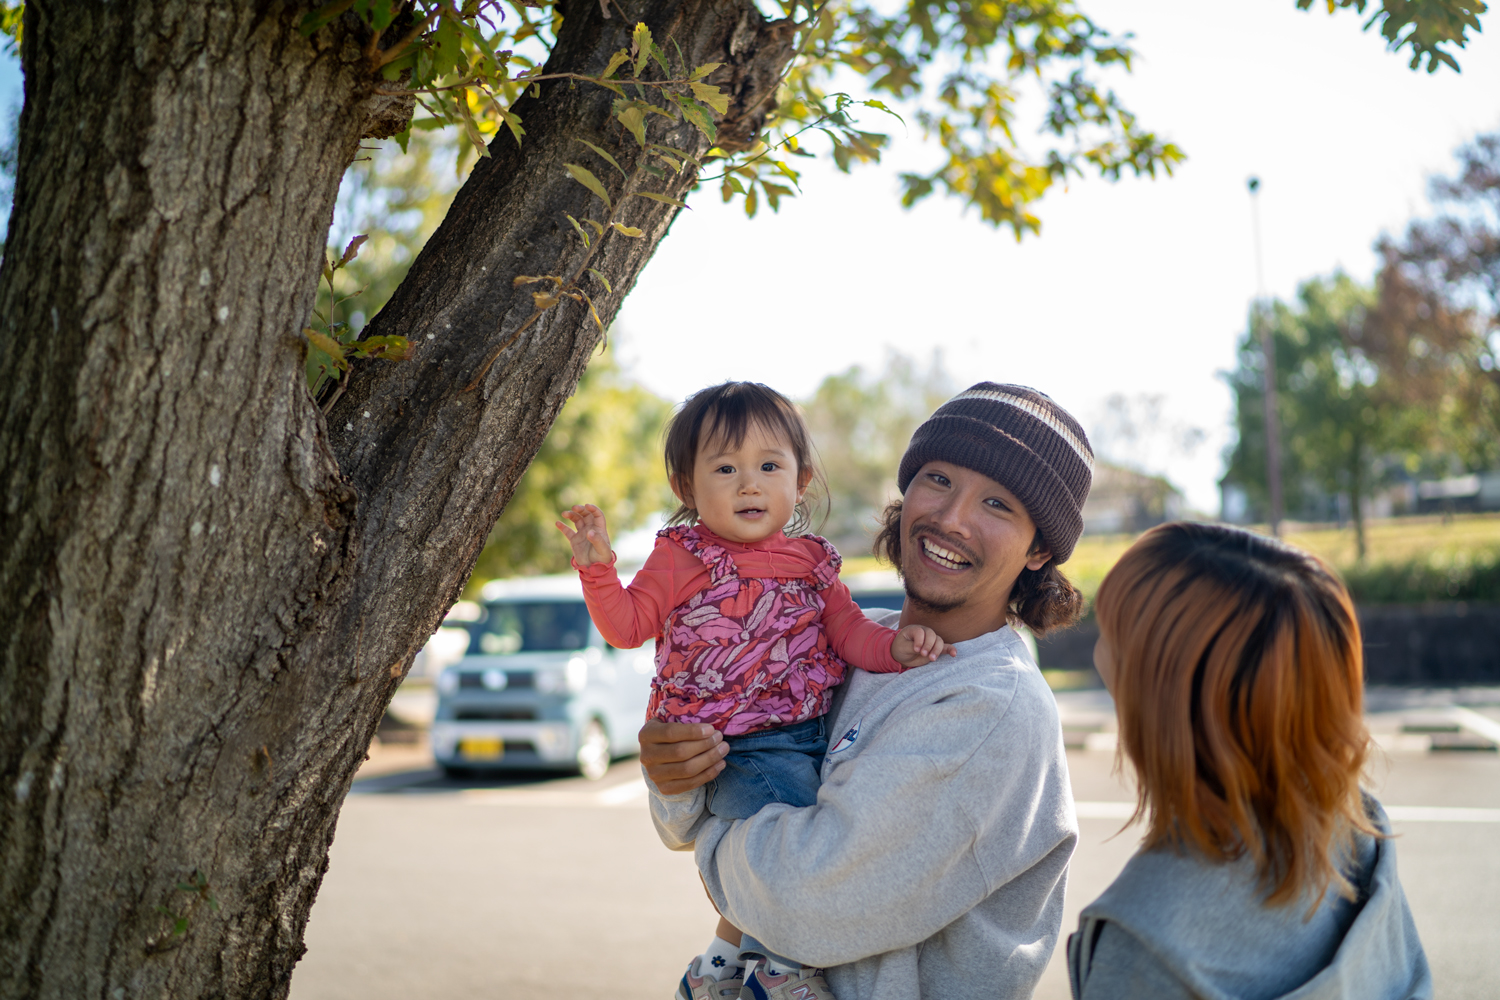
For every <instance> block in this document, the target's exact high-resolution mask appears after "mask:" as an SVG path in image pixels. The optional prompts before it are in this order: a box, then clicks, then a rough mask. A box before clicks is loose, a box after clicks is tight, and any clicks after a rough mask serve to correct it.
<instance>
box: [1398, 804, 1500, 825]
mask: <svg viewBox="0 0 1500 1000" xmlns="http://www.w3.org/2000/svg"><path fill="white" fill-rule="evenodd" d="M1385 814H1386V815H1387V816H1389V817H1390V818H1391V821H1392V822H1393V823H1500V809H1464V808H1462V807H1459V806H1386V807H1385Z"/></svg>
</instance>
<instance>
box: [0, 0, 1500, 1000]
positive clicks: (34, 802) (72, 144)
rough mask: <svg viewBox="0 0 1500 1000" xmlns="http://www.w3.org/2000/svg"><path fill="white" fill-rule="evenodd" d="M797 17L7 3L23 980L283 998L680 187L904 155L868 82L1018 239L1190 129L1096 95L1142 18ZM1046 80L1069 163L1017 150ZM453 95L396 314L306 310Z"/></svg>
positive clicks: (5, 637) (375, 4) (62, 994)
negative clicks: (375, 151)
mask: <svg viewBox="0 0 1500 1000" xmlns="http://www.w3.org/2000/svg"><path fill="white" fill-rule="evenodd" d="M1387 4H1389V5H1390V6H1389V9H1387V8H1385V7H1383V8H1382V10H1381V12H1378V13H1377V15H1376V20H1377V21H1380V20H1381V19H1382V18H1384V21H1385V25H1386V27H1389V26H1390V25H1391V24H1393V23H1397V20H1398V17H1405V15H1404V14H1402V13H1401V12H1402V11H1403V10H1405V9H1406V6H1405V5H1402V4H1399V3H1397V2H1396V0H1387ZM1355 5H1356V6H1361V7H1362V6H1363V0H1359V2H1357V3H1356V4H1355ZM768 9H770V10H772V12H773V14H775V15H776V16H775V18H774V19H768V18H767V17H765V16H764V15H763V14H762V13H760V12H759V11H758V10H757V9H755V7H753V6H752V5H751V3H750V2H749V0H655V2H651V3H646V2H644V0H608V2H607V3H598V2H594V0H578V2H569V3H568V4H567V6H566V8H565V13H566V17H563V16H561V14H562V13H563V11H562V10H560V9H559V8H558V7H557V6H556V5H550V6H546V7H533V6H532V5H531V4H530V3H522V2H518V3H516V4H514V5H506V6H504V7H502V5H500V4H498V3H495V2H491V0H461V2H455V0H412V2H400V3H397V2H395V0H330V2H326V3H322V4H316V5H315V4H305V3H295V2H293V3H285V4H283V3H260V4H236V3H230V2H228V0H209V2H201V0H116V2H110V3H104V2H101V0H84V2H80V3H74V4H68V5H66V6H63V5H59V4H40V3H32V4H27V5H26V6H25V8H24V12H21V13H20V14H19V17H18V16H17V15H18V12H20V11H21V7H20V5H19V4H17V3H13V2H6V3H4V4H3V5H0V29H3V30H5V31H6V32H7V33H9V34H11V35H12V37H18V38H19V41H20V53H21V61H22V66H23V70H24V77H25V104H24V107H23V110H22V113H21V119H20V127H19V142H18V147H17V156H16V162H17V173H16V184H15V197H14V205H13V208H12V212H11V217H10V222H9V229H8V235H7V243H6V252H5V258H4V261H3V264H0V370H4V371H5V372H6V374H7V380H6V384H5V385H4V387H3V390H0V391H3V394H4V395H3V399H4V406H3V407H0V455H3V456H4V461H3V466H0V469H3V474H4V484H3V489H4V500H5V510H6V517H5V518H4V520H3V522H0V778H3V782H0V784H3V787H4V788H5V789H6V795H7V800H6V801H7V807H6V808H5V809H4V810H0V859H3V861H0V997H7V998H8V997H18V998H19V997H26V998H48V1000H50V998H69V1000H71V998H74V997H79V996H103V997H121V998H123V997H140V996H216V997H217V996H222V997H281V996H284V995H285V994H286V991H287V988H288V984H289V981H290V976H291V971H292V968H293V965H294V963H295V962H296V960H297V957H298V956H299V955H300V954H301V951H302V936H303V930H304V928H305V925H306V920H307V914H308V911H309V908H310V907H311V905H312V901H313V898H314V896H315V894H316V891H317V887H318V884H319V882H320V880H321V877H322V874H323V871H324V870H325V867H326V864H327V850H328V845H329V843H330V841H331V839H332V837H333V832H334V826H335V821H336V818H337V813H338V806H339V803H340V802H341V801H342V798H343V796H344V794H345V793H346V792H347V790H348V787H349V783H350V781H351V779H352V776H353V774H354V771H355V769H356V767H357V766H358V764H359V762H360V761H361V759H362V758H363V755H364V751H365V748H366V747H367V745H368V743H369V740H370V738H371V735H372V733H373V732H374V729H375V726H376V723H377V721H378V720H379V718H380V716H381V713H382V710H383V709H384V707H385V705H386V703H387V702H388V701H389V699H390V696H391V694H392V692H393V691H394V689H395V687H396V685H397V684H399V683H400V680H401V678H402V676H403V674H404V673H405V671H406V669H407V668H408V665H409V664H410V662H411V658H412V656H413V655H414V653H415V652H416V650H417V648H418V647H419V646H420V645H421V644H422V643H423V642H424V641H425V639H426V637H427V636H428V635H430V634H431V633H432V631H433V630H434V629H435V628H436V627H437V625H438V624H439V622H440V621H441V619H442V616H443V613H444V612H445V611H446V609H447V608H448V607H449V606H450V605H451V604H452V602H453V601H454V599H456V597H457V596H458V594H459V593H460V592H461V589H462V587H463V586H464V582H465V580H466V579H467V577H468V575H469V571H470V570H471V568H472V567H473V565H474V562H475V560H476V559H477V557H478V553H479V551H480V549H481V547H482V545H483V543H484V541H485V539H486V538H487V537H488V535H489V532H490V529H491V528H492V527H493V525H494V523H495V521H496V519H497V518H498V517H499V515H500V513H501V512H502V510H503V509H504V507H505V505H506V503H507V501H508V500H509V498H510V495H511V493H512V491H513V490H514V489H515V485H516V483H517V481H518V480H519V478H520V476H521V474H522V473H523V472H524V471H525V469H526V467H527V465H528V464H529V463H530V461H531V460H532V458H533V456H534V455H535V453H536V451H537V449H538V448H539V447H540V446H541V444H542V441H543V439H544V438H545V436H546V431H547V429H548V427H549V426H550V424H551V423H552V421H553V419H554V418H555V417H556V415H557V413H558V411H559V409H560V408H561V407H562V404H563V401H564V400H565V399H566V398H567V397H568V396H569V395H570V394H571V393H572V392H573V390H574V387H575V386H576V384H577V381H578V379H579V377H580V376H581V375H582V373H583V370H584V368H585V366H586V364H587V361H588V359H589V358H590V357H591V356H592V354H593V352H594V350H595V348H596V347H597V345H598V343H599V340H600V337H601V335H602V333H603V330H604V329H605V328H606V327H607V326H608V324H609V322H610V321H611V320H612V318H613V316H614V313H615V311H616V310H617V309H618V307H619V304H620V302H621V300H622V299H623V298H624V296H625V295H626V294H627V293H628V292H629V290H630V288H631V286H632V284H633V282H634V280H635V278H636V276H637V275H638V274H639V273H640V270H641V268H643V267H644V266H645V263H646V261H647V260H649V259H650V256H651V253H652V250H653V249H654V247H655V246H656V244H657V242H659V241H660V240H661V239H662V238H663V237H664V236H665V235H666V232H667V230H668V227H669V225H670V222H671V219H672V217H673V216H674V214H675V213H676V211H677V210H678V208H680V207H681V204H682V199H683V198H684V197H685V196H687V195H688V193H689V192H690V191H691V190H692V189H693V188H694V187H695V186H696V185H697V184H699V183H700V182H709V181H717V182H718V183H719V186H720V191H721V194H722V195H723V196H725V197H731V198H732V197H743V198H744V203H745V207H746V210H747V211H751V212H753V211H754V210H755V209H756V208H757V207H758V205H759V204H760V203H762V202H764V203H765V204H769V205H770V206H771V207H772V208H773V209H774V208H775V206H776V202H777V200H778V199H779V198H780V197H784V196H786V194H787V193H789V192H790V191H791V190H792V188H794V187H795V181H796V171H795V169H794V168H793V166H792V165H791V164H792V162H793V161H794V158H795V156H797V155H800V154H801V153H802V152H805V151H806V150H807V147H806V145H805V144H804V143H803V141H802V139H801V138H798V134H799V133H801V134H802V136H803V137H804V138H806V137H810V136H822V137H823V138H825V139H828V140H831V142H832V143H833V145H832V155H834V156H835V158H836V159H838V161H839V162H840V163H841V164H848V163H852V162H854V161H857V160H860V159H873V158H874V157H875V156H876V155H877V154H878V150H879V148H880V142H879V141H878V136H877V135H876V133H872V132H867V131H864V130H862V129H861V128H860V127H859V123H858V122H856V120H855V119H854V118H853V113H854V112H855V111H856V110H857V109H858V106H859V102H857V101H855V100H854V99H853V98H849V97H847V96H842V95H839V94H837V93H832V92H827V93H825V92H824V90H823V88H827V87H829V86H831V84H830V80H832V79H836V78H838V76H837V75H838V74H841V73H845V72H848V73H851V74H853V76H854V78H856V79H859V78H863V79H866V80H868V82H869V86H870V87H871V88H873V89H874V92H875V93H887V94H889V95H891V97H892V99H893V100H895V99H897V98H899V100H900V101H901V102H904V103H905V104H907V105H908V106H909V107H908V110H909V111H910V113H911V114H913V115H915V116H916V117H917V118H918V120H920V121H921V122H922V123H923V124H924V125H925V126H926V127H927V128H928V129H930V130H931V132H932V135H933V137H934V138H935V140H936V141H937V142H938V143H939V144H940V145H941V148H942V154H941V158H940V159H941V162H940V163H939V165H938V167H937V168H936V169H935V170H934V171H933V172H931V173H929V174H925V175H918V177H917V178H916V181H915V182H913V184H912V185H911V186H909V188H908V192H907V195H908V198H909V199H914V198H918V197H921V196H923V195H924V194H925V193H926V192H927V191H928V190H938V189H945V190H951V191H953V192H954V193H956V194H958V195H959V196H960V197H966V198H969V199H971V200H973V201H974V202H975V203H976V204H977V205H978V206H979V207H980V209H981V212H982V214H984V216H985V217H986V218H987V219H989V220H990V221H992V222H994V223H996V224H1006V225H1010V226H1011V227H1012V228H1014V229H1015V230H1016V231H1017V232H1018V233H1020V232H1025V231H1029V230H1032V229H1035V228H1036V223H1035V220H1034V216H1033V213H1031V212H1030V210H1029V208H1028V206H1030V205H1032V204H1033V203H1034V202H1035V200H1036V198H1037V197H1039V196H1040V195H1041V194H1042V193H1043V192H1044V191H1045V190H1046V188H1047V184H1048V182H1049V180H1050V179H1053V178H1057V177H1061V176H1064V175H1066V174H1067V173H1068V172H1070V171H1075V170H1093V171H1097V172H1101V173H1103V174H1105V175H1106V176H1115V175H1117V174H1118V173H1119V172H1121V171H1124V170H1130V171H1136V172H1145V173H1151V172H1153V171H1155V170H1165V169H1168V168H1169V167H1171V165H1172V164H1173V162H1174V161H1175V160H1176V159H1177V157H1178V156H1179V155H1180V154H1179V153H1178V152H1177V151H1176V150H1175V149H1173V148H1171V146H1170V144H1168V143H1166V142H1164V141H1162V140H1160V139H1159V138H1157V137H1156V136H1155V135H1154V134H1153V133H1150V132H1148V131H1146V130H1144V129H1143V128H1141V127H1140V126H1139V125H1138V124H1137V123H1136V121H1135V119H1134V118H1133V117H1132V116H1130V114H1129V113H1128V111H1127V110H1126V109H1124V108H1123V107H1121V106H1120V104H1119V102H1118V101H1116V100H1115V99H1114V98H1113V97H1112V96H1111V95H1109V93H1108V92H1107V91H1105V90H1102V89H1101V88H1100V87H1099V86H1098V84H1097V83H1095V82H1094V81H1095V80H1096V79H1097V76H1096V74H1097V70H1098V67H1100V66H1109V65H1126V66H1128V64H1129V56H1130V52H1129V48H1128V46H1127V45H1126V44H1125V43H1124V42H1123V40H1122V39H1120V38H1119V37H1117V36H1114V35H1111V34H1109V33H1108V32H1106V31H1104V30H1103V29H1102V28H1100V27H1098V26H1097V25H1095V24H1094V23H1093V22H1092V21H1091V20H1090V19H1088V18H1087V17H1086V16H1085V15H1084V14H1083V13H1082V12H1081V11H1080V10H1079V9H1078V8H1077V7H1076V6H1075V5H1074V4H1073V3H1072V2H1071V0H1043V2H1038V3H1029V4H1019V3H1008V2H1000V3H993V4H981V5H970V4H960V3H952V2H912V3H909V4H907V5H906V6H905V8H904V9H903V10H902V11H901V12H900V14H899V15H896V16H888V15H885V14H881V13H879V12H878V11H876V10H875V9H874V7H873V6H872V5H864V4H852V3H851V4H828V5H816V4H808V3H802V2H787V3H785V4H769V5H768ZM1475 9H1476V10H1477V8H1475ZM1413 10H1414V11H1415V13H1416V14H1418V15H1420V16H1421V18H1422V19H1423V20H1421V21H1419V22H1416V23H1411V22H1409V21H1408V22H1401V23H1407V24H1408V25H1409V26H1410V27H1411V28H1412V29H1414V30H1412V31H1411V32H1410V33H1409V34H1407V35H1404V36H1403V35H1399V34H1398V35H1397V36H1395V38H1394V41H1395V42H1396V43H1397V44H1399V45H1402V46H1405V47H1409V48H1410V49H1411V50H1412V51H1413V53H1414V54H1416V55H1418V56H1420V55H1422V54H1424V53H1425V54H1426V56H1427V58H1428V60H1429V62H1431V60H1432V59H1433V58H1434V57H1435V55H1437V54H1441V53H1443V52H1444V45H1445V39H1452V40H1454V41H1455V43H1456V44H1462V41H1463V38H1464V32H1465V31H1466V30H1468V28H1467V27H1466V24H1467V22H1465V21H1463V20H1462V19H1461V18H1460V19H1458V20H1454V16H1455V12H1457V13H1458V14H1464V13H1465V12H1466V11H1468V10H1469V8H1468V7H1465V6H1464V5H1463V4H1462V3H1460V2H1458V0H1433V2H1431V3H1424V4H1422V5H1417V7H1416V8H1413ZM1455 27H1456V33H1455ZM1027 93H1031V94H1040V95H1041V97H1042V99H1043V106H1044V107H1045V109H1046V110H1045V111H1044V116H1045V128H1046V130H1047V131H1046V132H1045V133H1044V134H1046V135H1049V136H1050V137H1051V139H1049V140H1047V142H1046V147H1047V148H1046V149H1045V150H1044V151H1043V153H1042V154H1041V156H1040V158H1039V159H1031V158H1028V157H1026V156H1024V155H1022V154H1021V152H1020V151H1019V149H1018V148H1017V144H1016V143H1014V142H1013V141H1012V136H1011V132H1012V131H1013V126H1012V123H1013V122H1014V121H1015V119H1016V115H1015V109H1016V108H1017V107H1020V106H1021V101H1022V100H1023V98H1024V95H1025V94H1027ZM879 100H880V99H879V98H878V97H871V98H867V99H866V101H865V102H864V104H863V110H862V111H861V112H860V113H863V114H871V115H875V114H878V113H879V112H880V110H881V108H880V105H879V104H878V103H870V102H872V101H875V102H878V101H879ZM418 106H420V107H421V109H422V112H421V116H420V117H419V120H418V122H417V123H416V124H413V122H412V119H411V116H412V114H413V111H414V109H415V108H416V107H418ZM427 119H431V121H432V122H433V123H435V124H436V125H438V126H444V125H446V126H453V127H456V128H459V129H462V131H463V134H464V135H465V136H466V137H467V138H468V139H469V141H470V142H471V143H472V144H473V145H474V147H475V149H476V152H477V151H479V149H480V147H483V154H482V155H480V156H479V158H478V160H477V161H476V164H475V166H474V168H473V170H472V171H471V172H470V173H469V175H468V177H467V180H466V181H465V182H464V184H463V185H462V187H461V188H460V189H459V191H458V192H457V193H456V194H455V195H454V198H453V202H452V205H451V207H450V209H449V210H448V212H447V214H446V215H445V216H444V218H443V221H442V223H441V224H440V225H439V226H438V227H437V229H436V230H435V231H434V232H433V234H432V236H431V237H430V239H429V240H428V241H427V243H426V245H425V247H424V248H423V250H422V252H421V253H420V254H419V255H418V256H417V257H416V258H415V260H414V261H413V262H412V263H411V266H410V269H409V270H408V273H407V276H406V278H405V279H404V280H403V281H402V282H401V283H400V285H399V286H398V287H397V288H396V290H395V291H394V292H393V293H392V295H391V298H390V299H389V301H388V302H386V303H385V304H384V306H383V307H381V309H380V311H379V313H378V314H377V315H375V316H374V318H373V319H371V320H370V322H369V324H368V326H367V327H365V328H364V329H363V330H359V331H356V330H354V329H353V325H352V324H349V323H348V322H347V318H346V317H347V314H338V313H335V311H334V309H333V302H332V300H330V302H329V308H328V310H327V311H326V312H324V313H322V319H320V320H317V321H314V320H313V317H314V316H315V315H316V314H315V313H314V306H315V304H316V298H317V288H318V285H319V282H320V279H322V278H324V277H325V276H326V279H327V280H326V282H325V283H327V284H330V285H334V286H335V287H336V285H337V283H338V282H340V281H342V280H343V278H342V275H343V270H344V269H345V267H344V266H345V265H348V264H349V263H350V262H351V260H354V261H357V260H358V258H357V257H356V256H354V254H355V251H357V249H358V247H357V245H351V246H350V247H349V248H348V249H346V250H344V251H342V252H341V253H336V255H335V259H334V260H332V261H330V259H329V258H328V256H327V251H326V249H325V248H326V244H327V236H328V220H329V218H330V217H331V215H332V211H333V207H334V203H335V199H336V197H337V192H338V189H339V182H340V178H341V176H342V174H343V173H344V171H345V169H346V168H347V166H348V165H349V164H350V163H351V162H353V161H354V160H355V159H356V158H357V157H358V156H359V154H360V148H361V142H362V141H364V140H371V139H383V138H395V139H396V141H398V142H406V143H409V142H410V140H411V134H412V131H413V129H417V130H420V128H421V127H425V126H423V125H422V122H423V121H425V120H427ZM488 136H494V138H493V139H487V137H488ZM776 177H782V178H785V179H786V182H788V183H789V184H790V185H791V187H788V186H787V183H783V182H782V181H778V180H776V179H775V178H776ZM924 185H930V187H927V186H924ZM343 306H344V307H348V306H349V303H347V302H345V303H343ZM354 338H357V339H354ZM398 345H399V348H398ZM318 352H322V355H321V357H320V356H319V354H318ZM398 355H400V356H404V357H405V360H402V361H394V360H391V359H392V358H394V357H396V356H398ZM309 359H311V360H312V361H313V364H312V365H309V364H308V361H309ZM330 366H332V368H333V370H334V371H336V372H337V378H336V379H329V380H328V382H327V383H325V384H323V385H321V386H314V387H315V388H318V394H317V396H316V397H314V395H313V394H312V393H311V392H310V391H309V378H308V375H309V370H311V372H312V373H313V374H314V381H315V382H319V381H322V380H323V375H324V373H326V372H327V371H328V369H329V367H330Z"/></svg>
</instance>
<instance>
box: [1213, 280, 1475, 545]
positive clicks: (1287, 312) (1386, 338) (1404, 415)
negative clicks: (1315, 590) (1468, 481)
mask: <svg viewBox="0 0 1500 1000" xmlns="http://www.w3.org/2000/svg"><path fill="white" fill-rule="evenodd" d="M1398 294H1399V293H1397V292H1392V291H1390V290H1389V289H1387V288H1383V289H1382V290H1380V291H1377V290H1376V289H1374V288H1370V287H1368V286H1363V285H1360V284H1359V283H1358V282H1356V281H1354V280H1353V279H1352V278H1350V277H1348V276H1347V275H1345V274H1342V273H1340V274H1335V275H1334V276H1333V277H1331V278H1317V279H1313V280H1312V281H1308V282H1306V283H1304V284H1303V285H1302V287H1301V288H1300V289H1298V292H1297V299H1298V301H1297V303H1296V305H1288V304H1286V303H1282V302H1275V303H1272V304H1271V306H1270V308H1269V310H1268V315H1265V316H1263V317H1262V318H1261V320H1260V322H1261V323H1264V324H1266V325H1267V326H1268V327H1269V329H1270V330H1271V334H1272V337H1273V338H1274V342H1275V349H1276V386H1277V392H1278V397H1277V407H1278V417H1279V418H1280V422H1281V427H1282V434H1283V442H1282V444H1283V455H1282V463H1283V475H1284V481H1285V484H1286V496H1287V509H1288V510H1289V511H1291V512H1294V513H1295V514H1296V515H1297V516H1299V517H1301V518H1303V519H1305V520H1328V519H1330V517H1332V516H1337V517H1338V518H1339V519H1340V520H1342V519H1343V513H1344V512H1343V511H1342V510H1340V509H1339V508H1338V506H1337V504H1338V503H1339V502H1342V503H1343V504H1345V505H1346V508H1345V509H1346V510H1347V513H1348V516H1349V519H1350V521H1351V522H1352V524H1353V527H1354V532H1355V540H1356V541H1355V545H1356V552H1357V555H1358V558H1359V559H1363V558H1364V556H1365V553H1366V543H1365V504H1366V501H1367V500H1368V498H1369V496H1370V494H1371V493H1372V492H1373V490H1374V489H1375V488H1376V487H1377V486H1379V485H1381V484H1383V483H1384V482H1387V481H1389V480H1391V479H1392V478H1393V477H1394V478H1403V479H1405V478H1411V477H1414V476H1417V475H1421V474H1426V475H1435V474H1436V475H1442V474H1446V473H1449V472H1453V471H1458V470H1459V469H1461V468H1462V467H1463V463H1464V460H1465V458H1467V457H1471V456H1472V455H1473V453H1474V452H1473V448H1472V447H1471V445H1472V433H1471V432H1470V430H1469V428H1468V427H1467V426H1466V425H1465V424H1464V422H1463V420H1462V419H1457V414H1458V413H1459V412H1460V411H1461V410H1462V408H1463V401H1462V400H1461V399H1456V398H1455V396H1454V394H1453V391H1452V390H1453V385H1454V380H1452V379H1426V380H1423V379H1420V378H1418V377H1416V376H1415V375H1413V373H1412V369H1411V368H1409V367H1408V366H1406V365H1405V363H1404V361H1405V359H1406V358H1407V357H1410V356H1412V355H1413V352H1412V351H1410V350H1405V349H1401V348H1400V345H1405V344H1409V343H1410V342H1413V341H1417V340H1418V339H1420V336H1421V333H1420V329H1427V330H1431V329H1433V328H1434V326H1435V325H1443V324H1445V323H1448V324H1449V325H1461V322H1462V318H1461V317H1459V318H1452V317H1450V318H1449V319H1448V320H1445V319H1444V317H1443V315H1442V314H1441V313H1440V314H1438V315H1436V316H1432V315H1428V316H1427V317H1426V319H1424V322H1428V320H1431V322H1430V323H1428V325H1427V326H1426V327H1423V328H1419V329H1417V330H1414V329H1413V328H1412V327H1411V326H1409V325H1405V323H1404V320H1403V316H1402V314H1401V312H1400V311H1399V310H1398V309H1397V307H1396V305H1395V304H1393V300H1394V299H1395V298H1396V297H1397V295H1398ZM1382 306H1383V308H1382ZM1450 320H1451V322H1450ZM1264 364H1265V359H1264V355H1263V354H1262V352H1261V349H1260V341H1259V338H1258V337H1251V336H1249V335H1247V336H1246V337H1245V339H1243V340H1242V341H1241V342H1240V348H1239V364H1238V366H1237V367H1236V369H1235V371H1234V372H1232V373H1231V374H1230V386H1231V388H1232V389H1233V391H1234V395H1235V423H1236V429H1237V431H1238V440H1237V442H1236V443H1235V445H1234V448H1233V450H1232V451H1231V453H1230V456H1229V468H1228V470H1227V471H1226V473H1225V477H1224V481H1225V482H1226V483H1229V484H1234V485H1237V486H1239V487H1241V488H1242V489H1244V490H1245V491H1246V493H1247V494H1248V496H1249V497H1250V500H1251V503H1252V506H1253V508H1254V509H1256V510H1264V509H1265V504H1266V502H1267V499H1266V486H1265V471H1264V470H1265V457H1264V456H1265V452H1264V448H1265V434H1264V422H1263V420H1262V418H1261V414H1262V413H1263V412H1264V411H1263V409H1262V408H1261V392H1262V389H1261V386H1262V385H1263V384H1264V383H1263V381H1262V380H1261V372H1262V371H1263V370H1264ZM1446 365H1447V362H1446V361H1445V362H1444V366H1445V367H1446ZM1459 381H1460V382H1461V381H1462V380H1459Z"/></svg>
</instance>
